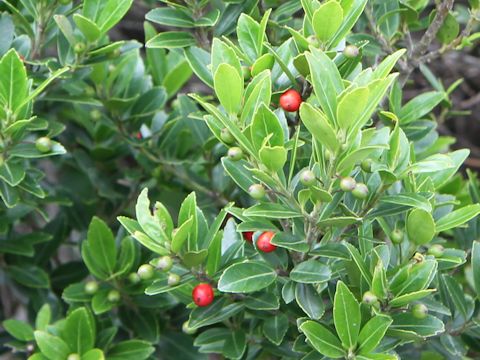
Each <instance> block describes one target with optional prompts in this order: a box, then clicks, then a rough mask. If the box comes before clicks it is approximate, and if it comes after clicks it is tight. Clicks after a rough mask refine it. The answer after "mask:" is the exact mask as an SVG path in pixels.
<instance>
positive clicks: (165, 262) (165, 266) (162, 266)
mask: <svg viewBox="0 0 480 360" xmlns="http://www.w3.org/2000/svg"><path fill="white" fill-rule="evenodd" d="M172 266H173V260H172V258H171V257H170V256H167V255H165V256H162V257H160V258H158V259H157V261H156V263H155V267H156V268H157V269H158V270H161V271H170V269H171V268H172Z"/></svg>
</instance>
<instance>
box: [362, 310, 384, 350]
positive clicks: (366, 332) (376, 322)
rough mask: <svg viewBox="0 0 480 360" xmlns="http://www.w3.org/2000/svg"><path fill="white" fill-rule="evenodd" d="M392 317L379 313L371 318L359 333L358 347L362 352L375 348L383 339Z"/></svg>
mask: <svg viewBox="0 0 480 360" xmlns="http://www.w3.org/2000/svg"><path fill="white" fill-rule="evenodd" d="M391 323H392V319H391V318H390V317H388V316H384V315H377V316H374V317H373V318H371V319H370V320H369V321H368V322H367V323H366V324H365V325H364V326H363V328H362V330H361V331H360V334H359V335H358V348H359V350H360V353H361V354H368V353H369V352H372V351H373V350H375V349H376V348H377V346H378V344H380V341H382V339H383V337H384V335H385V333H386V331H387V329H388V327H389V326H390V324H391Z"/></svg>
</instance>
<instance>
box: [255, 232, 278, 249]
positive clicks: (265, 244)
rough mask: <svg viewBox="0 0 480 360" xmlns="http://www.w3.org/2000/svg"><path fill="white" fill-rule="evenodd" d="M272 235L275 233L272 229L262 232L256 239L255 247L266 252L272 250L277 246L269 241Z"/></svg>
mask: <svg viewBox="0 0 480 360" xmlns="http://www.w3.org/2000/svg"><path fill="white" fill-rule="evenodd" d="M274 236H275V233H274V232H273V231H265V232H263V233H262V234H261V235H260V236H259V237H258V239H257V249H258V250H260V251H262V252H266V253H269V252H272V251H274V250H275V249H276V248H277V247H276V246H275V245H273V244H272V243H271V241H272V238H273V237H274Z"/></svg>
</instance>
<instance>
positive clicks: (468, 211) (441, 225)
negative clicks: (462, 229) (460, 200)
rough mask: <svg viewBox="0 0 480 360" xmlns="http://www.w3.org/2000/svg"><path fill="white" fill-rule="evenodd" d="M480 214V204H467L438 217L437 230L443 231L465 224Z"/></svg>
mask: <svg viewBox="0 0 480 360" xmlns="http://www.w3.org/2000/svg"><path fill="white" fill-rule="evenodd" d="M478 214H480V204H474V205H467V206H464V207H462V208H460V209H457V210H455V211H453V212H449V213H448V214H447V215H445V216H443V217H442V218H440V219H438V220H437V222H436V228H435V230H436V231H437V232H442V231H446V230H450V229H453V228H456V227H458V226H461V225H463V224H465V223H466V222H467V221H469V220H471V219H473V218H474V217H475V216H477V215H478Z"/></svg>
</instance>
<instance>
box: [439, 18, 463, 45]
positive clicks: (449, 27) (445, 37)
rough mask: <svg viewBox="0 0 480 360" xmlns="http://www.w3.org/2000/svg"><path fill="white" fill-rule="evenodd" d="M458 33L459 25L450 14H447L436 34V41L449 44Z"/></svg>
mask: <svg viewBox="0 0 480 360" xmlns="http://www.w3.org/2000/svg"><path fill="white" fill-rule="evenodd" d="M459 33H460V25H459V23H458V22H457V19H456V18H455V16H454V15H452V13H448V14H447V16H446V17H445V20H444V21H443V24H442V26H441V27H440V29H439V30H438V32H437V39H438V41H440V42H441V43H442V44H446V45H448V44H450V43H451V42H452V41H454V40H455V39H456V37H457V36H458V34H459Z"/></svg>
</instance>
